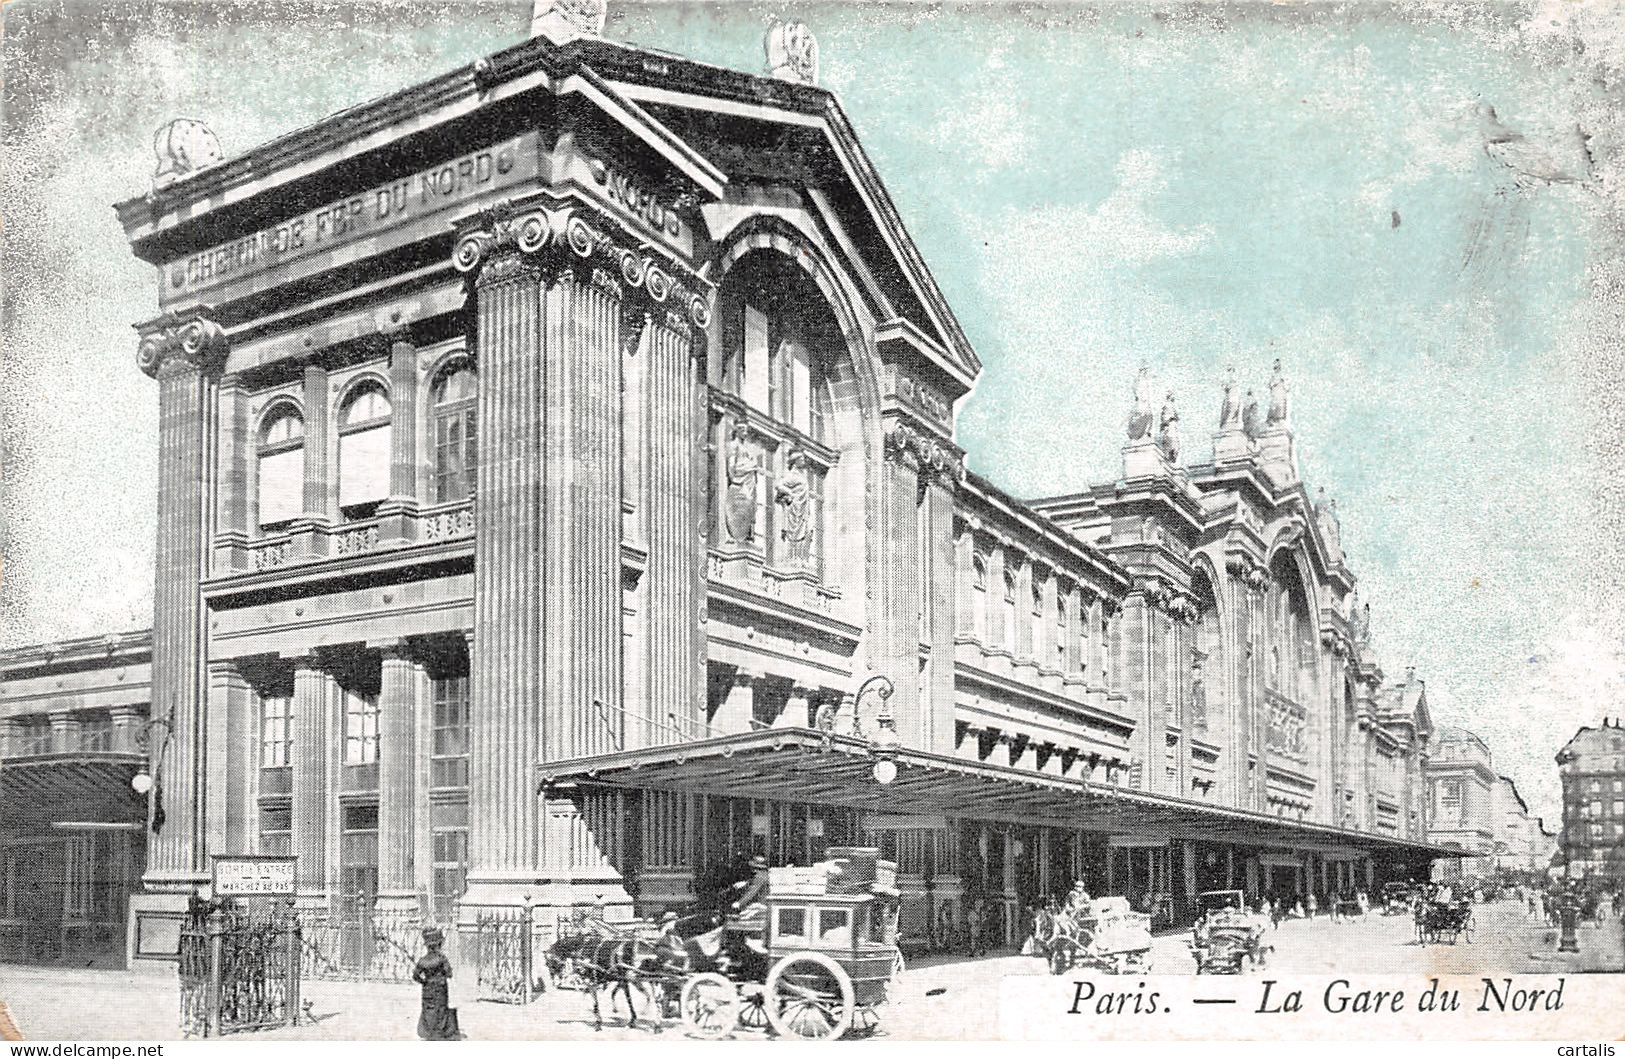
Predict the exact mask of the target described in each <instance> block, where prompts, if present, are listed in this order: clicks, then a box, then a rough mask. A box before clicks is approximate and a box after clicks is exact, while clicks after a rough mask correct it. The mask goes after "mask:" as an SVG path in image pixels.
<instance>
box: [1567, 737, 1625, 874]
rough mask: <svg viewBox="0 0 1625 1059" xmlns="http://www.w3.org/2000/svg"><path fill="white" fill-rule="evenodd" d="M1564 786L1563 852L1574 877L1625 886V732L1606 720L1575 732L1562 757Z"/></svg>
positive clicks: (1568, 870)
mask: <svg viewBox="0 0 1625 1059" xmlns="http://www.w3.org/2000/svg"><path fill="white" fill-rule="evenodd" d="M1557 771H1558V776H1559V777H1560V779H1561V780H1562V783H1563V832H1562V835H1561V836H1560V838H1559V848H1558V852H1559V854H1560V856H1561V861H1560V863H1561V864H1562V866H1563V871H1564V873H1565V874H1566V875H1567V876H1569V877H1570V878H1602V879H1609V880H1612V882H1613V883H1615V884H1619V883H1621V882H1625V727H1622V726H1621V725H1620V722H1619V719H1618V718H1614V719H1613V720H1612V721H1609V720H1606V719H1605V720H1604V721H1603V723H1602V726H1601V727H1599V728H1592V727H1590V726H1589V725H1588V726H1586V727H1584V728H1581V729H1580V730H1579V731H1577V732H1575V733H1574V736H1573V737H1572V738H1571V739H1569V741H1568V742H1567V743H1565V744H1564V746H1563V749H1562V750H1560V751H1558V754H1557Z"/></svg>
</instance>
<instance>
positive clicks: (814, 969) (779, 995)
mask: <svg viewBox="0 0 1625 1059" xmlns="http://www.w3.org/2000/svg"><path fill="white" fill-rule="evenodd" d="M762 993H763V998H764V1000H765V1001H766V1005H767V1021H768V1022H770V1023H772V1025H773V1029H774V1030H775V1031H777V1033H778V1034H779V1036H781V1037H800V1038H802V1039H803V1040H809V1041H818V1040H835V1039H836V1038H838V1037H840V1036H841V1035H842V1034H844V1033H845V1032H846V1031H847V1030H849V1029H851V1028H852V1016H853V1009H854V1008H856V1007H857V1003H856V1000H855V998H854V996H853V993H852V978H851V976H849V975H848V974H847V973H846V972H845V971H844V970H842V969H841V966H840V965H839V964H837V963H836V962H835V961H834V960H832V959H830V958H829V957H828V956H825V955H824V954H823V953H821V952H798V953H795V954H794V955H791V956H786V957H785V958H784V959H782V960H780V961H779V962H778V963H775V964H774V965H773V969H772V970H771V971H769V972H768V973H767V984H766V985H765V986H763V989H762Z"/></svg>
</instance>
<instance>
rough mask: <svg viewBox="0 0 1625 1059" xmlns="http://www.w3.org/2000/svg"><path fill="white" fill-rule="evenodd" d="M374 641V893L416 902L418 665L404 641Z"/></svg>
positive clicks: (392, 899)
mask: <svg viewBox="0 0 1625 1059" xmlns="http://www.w3.org/2000/svg"><path fill="white" fill-rule="evenodd" d="M378 646H379V654H380V656H381V661H380V669H381V672H380V679H379V693H378V897H379V900H381V901H395V902H401V903H407V904H411V905H414V906H415V905H416V902H417V890H416V887H415V886H414V885H413V873H412V864H413V856H412V853H413V845H414V836H415V834H416V829H415V827H414V817H415V815H416V806H417V800H418V796H417V792H418V786H417V783H416V782H415V777H414V766H415V764H416V762H417V724H418V715H419V714H420V713H421V712H423V707H422V704H421V703H420V702H419V701H418V683H419V681H418V666H417V664H416V663H415V662H414V661H413V660H412V656H411V653H410V651H409V649H408V647H407V644H406V643H405V641H402V640H391V641H388V642H385V643H383V644H380V645H378Z"/></svg>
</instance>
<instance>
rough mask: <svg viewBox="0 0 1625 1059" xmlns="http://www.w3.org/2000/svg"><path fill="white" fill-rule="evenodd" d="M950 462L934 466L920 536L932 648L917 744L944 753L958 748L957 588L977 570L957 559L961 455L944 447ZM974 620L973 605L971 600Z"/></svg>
mask: <svg viewBox="0 0 1625 1059" xmlns="http://www.w3.org/2000/svg"><path fill="white" fill-rule="evenodd" d="M942 452H943V453H944V459H943V460H942V461H941V462H939V463H937V464H935V465H932V464H928V470H929V474H928V476H927V479H926V485H925V495H924V496H923V497H922V498H921V500H920V518H921V519H922V521H923V522H924V523H925V525H924V527H923V529H922V532H921V534H920V536H921V539H922V540H923V541H924V543H925V548H924V551H923V553H922V554H921V555H920V557H919V558H920V563H921V576H922V577H924V578H925V591H926V599H925V619H924V627H923V628H922V629H921V631H920V638H921V639H922V640H924V641H925V642H926V643H928V644H930V646H931V657H930V661H929V663H928V664H927V668H926V673H925V681H924V685H923V687H924V699H923V701H922V702H921V703H920V704H919V729H918V731H917V732H916V733H915V735H914V738H913V740H911V741H912V742H913V743H914V745H916V746H918V747H919V748H920V749H922V750H929V751H932V752H934V753H938V754H951V753H953V750H954V631H955V628H956V627H957V625H958V623H959V613H958V612H959V607H960V600H961V599H963V597H964V595H965V592H964V591H963V590H960V589H958V588H956V586H958V585H959V584H961V583H962V582H963V583H964V584H966V585H968V584H969V583H970V577H971V576H972V570H971V566H970V563H969V562H968V561H967V562H966V563H965V564H964V565H963V567H961V566H960V564H959V563H958V562H957V561H956V557H955V552H956V550H957V549H958V548H959V544H958V542H957V541H955V539H954V499H953V490H954V489H955V488H956V486H957V483H958V481H959V476H960V474H961V473H962V472H963V465H962V464H961V463H960V461H959V458H958V453H955V452H952V451H951V450H948V449H946V448H944V449H943V450H942ZM964 606H965V620H966V621H969V620H970V619H969V611H970V606H969V602H968V601H966V602H965V605H964Z"/></svg>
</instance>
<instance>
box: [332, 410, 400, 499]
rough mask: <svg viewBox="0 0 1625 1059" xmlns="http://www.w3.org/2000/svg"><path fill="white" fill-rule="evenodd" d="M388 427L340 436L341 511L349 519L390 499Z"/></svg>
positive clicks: (378, 427)
mask: <svg viewBox="0 0 1625 1059" xmlns="http://www.w3.org/2000/svg"><path fill="white" fill-rule="evenodd" d="M389 434H390V430H389V424H388V423H385V424H383V425H382V426H376V427H368V428H366V429H365V430H356V431H353V432H351V433H349V434H340V435H339V508H340V509H341V510H343V511H344V513H345V515H346V516H347V517H350V518H358V517H363V518H364V517H365V516H366V514H367V513H368V512H366V511H365V509H366V508H367V507H368V506H370V505H372V504H376V503H378V502H380V501H382V500H383V499H384V498H386V497H387V496H389Z"/></svg>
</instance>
